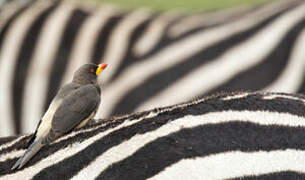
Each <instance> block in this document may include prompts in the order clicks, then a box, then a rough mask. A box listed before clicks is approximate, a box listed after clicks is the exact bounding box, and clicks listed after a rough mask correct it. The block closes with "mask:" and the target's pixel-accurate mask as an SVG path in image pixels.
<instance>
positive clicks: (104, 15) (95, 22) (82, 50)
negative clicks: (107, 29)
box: [62, 6, 116, 85]
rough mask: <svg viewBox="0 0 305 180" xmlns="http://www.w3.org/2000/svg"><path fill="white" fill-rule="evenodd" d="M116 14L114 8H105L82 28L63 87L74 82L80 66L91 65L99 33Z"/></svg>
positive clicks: (91, 17)
mask: <svg viewBox="0 0 305 180" xmlns="http://www.w3.org/2000/svg"><path fill="white" fill-rule="evenodd" d="M114 13H116V12H115V11H114V10H113V9H112V8H110V7H104V6H103V8H101V9H98V10H96V11H95V12H94V14H93V15H91V16H90V17H89V18H88V19H87V20H86V21H85V22H84V24H83V25H82V26H81V28H80V31H79V34H78V35H77V36H76V40H75V44H74V46H73V48H72V53H71V58H70V60H69V61H68V65H67V67H68V68H67V70H66V71H65V75H64V77H63V81H62V85H63V84H66V83H69V82H70V81H71V80H72V77H73V74H74V72H75V71H76V70H77V69H78V68H79V67H80V66H82V65H83V64H86V63H90V61H91V60H92V59H90V58H91V53H92V52H93V51H92V50H93V49H94V45H95V42H96V40H97V39H98V37H97V36H98V35H99V34H98V33H99V31H100V29H102V28H104V25H105V23H106V22H107V20H108V19H109V18H110V17H111V16H112V15H113V14H114Z"/></svg>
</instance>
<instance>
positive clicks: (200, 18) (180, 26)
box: [168, 6, 253, 38]
mask: <svg viewBox="0 0 305 180" xmlns="http://www.w3.org/2000/svg"><path fill="white" fill-rule="evenodd" d="M252 8H253V7H252ZM247 11H251V6H240V7H233V8H227V9H221V10H217V11H212V12H203V13H198V14H193V15H186V16H185V17H182V18H180V19H179V21H178V22H177V23H175V24H173V25H171V26H170V27H169V28H168V35H169V38H177V37H179V36H182V35H183V34H185V33H187V32H189V31H191V30H193V29H196V28H200V27H203V26H211V25H215V24H219V23H225V22H230V21H232V19H233V18H232V17H234V16H238V17H242V16H241V15H242V14H243V13H246V12H247ZM233 20H234V19H233Z"/></svg>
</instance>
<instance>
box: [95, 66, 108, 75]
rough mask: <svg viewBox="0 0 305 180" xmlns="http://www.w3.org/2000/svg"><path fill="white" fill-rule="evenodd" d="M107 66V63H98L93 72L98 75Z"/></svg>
mask: <svg viewBox="0 0 305 180" xmlns="http://www.w3.org/2000/svg"><path fill="white" fill-rule="evenodd" d="M107 66H108V64H106V63H102V64H99V65H98V68H97V69H96V71H95V74H96V75H97V76H98V75H99V74H100V73H101V72H102V71H103V70H104V69H106V67H107Z"/></svg>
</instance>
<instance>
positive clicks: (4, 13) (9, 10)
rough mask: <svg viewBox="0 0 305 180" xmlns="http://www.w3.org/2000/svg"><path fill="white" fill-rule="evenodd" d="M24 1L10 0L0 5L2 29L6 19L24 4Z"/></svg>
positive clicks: (0, 24) (0, 27)
mask: <svg viewBox="0 0 305 180" xmlns="http://www.w3.org/2000/svg"><path fill="white" fill-rule="evenodd" d="M24 2H26V1H20V2H19V3H16V2H15V1H10V2H8V4H5V5H4V6H3V7H1V11H0V29H1V31H2V30H3V26H4V25H5V24H6V23H7V22H8V20H9V19H10V18H11V17H12V16H13V15H15V14H16V13H17V12H18V11H19V10H20V9H21V8H23V7H24V6H25V3H24Z"/></svg>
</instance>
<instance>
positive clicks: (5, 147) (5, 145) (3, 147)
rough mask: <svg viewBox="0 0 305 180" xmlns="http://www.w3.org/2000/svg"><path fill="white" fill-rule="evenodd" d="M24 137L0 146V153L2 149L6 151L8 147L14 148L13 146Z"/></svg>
mask: <svg viewBox="0 0 305 180" xmlns="http://www.w3.org/2000/svg"><path fill="white" fill-rule="evenodd" d="M24 137H25V136H19V137H18V138H16V139H14V140H13V141H10V142H8V143H6V144H2V145H1V146H0V151H2V150H4V149H7V148H9V147H12V146H14V145H15V144H17V143H18V142H19V141H20V140H24V139H23V138H24Z"/></svg>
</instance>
